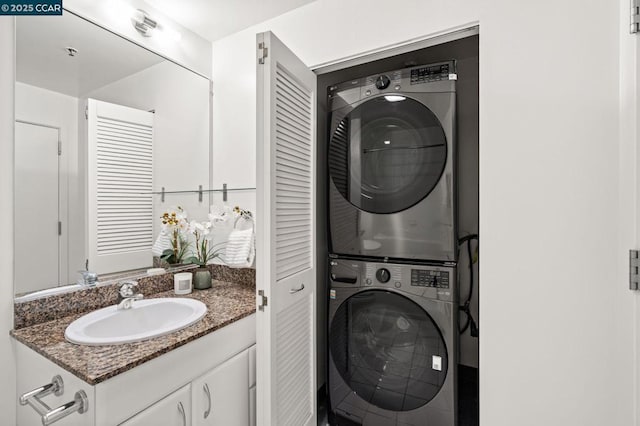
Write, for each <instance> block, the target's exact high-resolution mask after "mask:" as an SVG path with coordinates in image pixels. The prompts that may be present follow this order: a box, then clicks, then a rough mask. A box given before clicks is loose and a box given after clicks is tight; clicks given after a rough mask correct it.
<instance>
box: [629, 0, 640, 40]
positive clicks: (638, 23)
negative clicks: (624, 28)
mask: <svg viewBox="0 0 640 426" xmlns="http://www.w3.org/2000/svg"><path fill="white" fill-rule="evenodd" d="M629 32H630V33H631V34H636V33H638V32H640V0H631V24H630V26H629Z"/></svg>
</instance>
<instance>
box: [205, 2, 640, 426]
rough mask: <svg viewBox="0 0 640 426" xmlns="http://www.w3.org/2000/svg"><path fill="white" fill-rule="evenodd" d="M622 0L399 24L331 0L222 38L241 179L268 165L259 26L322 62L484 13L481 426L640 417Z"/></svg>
mask: <svg viewBox="0 0 640 426" xmlns="http://www.w3.org/2000/svg"><path fill="white" fill-rule="evenodd" d="M623 3H625V2H624V0H621V2H620V3H619V4H615V5H614V6H613V7H612V3H611V2H610V1H607V0H594V1H591V2H588V3H584V2H582V1H578V0H565V1H563V2H556V1H551V0H544V1H539V2H528V3H526V2H514V1H510V0H483V1H480V2H477V1H471V0H458V1H446V2H445V1H443V0H427V1H425V0H404V1H399V2H395V3H394V4H393V13H394V17H397V16H400V17H401V18H396V20H395V21H393V22H396V24H390V22H391V21H390V19H389V13H386V12H380V11H386V10H389V7H388V6H389V5H388V4H387V3H385V2H383V1H381V0H375V1H364V0H362V1H350V2H343V1H340V0H319V1H317V2H314V3H312V4H310V5H307V6H305V7H303V8H300V9H296V10H294V11H292V12H290V13H288V14H286V15H283V16H280V17H278V18H275V19H274V20H271V21H268V22H266V23H263V24H260V25H257V26H255V27H252V28H250V29H248V30H246V31H242V32H240V33H237V34H235V35H232V36H230V37H227V38H225V39H222V40H220V41H218V42H215V43H214V47H213V80H214V106H213V111H214V158H216V157H218V155H216V152H221V153H229V152H233V153H236V154H237V156H236V157H235V159H234V160H228V161H226V163H225V164H223V165H221V166H219V167H218V174H217V175H216V176H215V177H216V179H219V180H227V181H228V180H230V179H232V177H233V174H234V170H236V171H237V170H245V169H247V170H250V169H252V168H253V164H254V156H255V154H254V151H253V149H252V146H253V145H254V144H255V90H254V89H255V87H254V86H255V67H256V64H255V46H254V44H255V33H256V32H257V31H262V30H273V31H274V32H275V34H276V35H277V36H278V37H279V38H280V39H281V40H282V41H284V42H285V43H286V44H287V45H288V46H289V47H291V48H292V50H293V51H294V52H296V53H297V54H298V55H299V56H300V57H301V59H303V61H305V62H306V63H307V64H309V65H312V66H313V65H316V64H320V63H325V62H331V61H335V60H337V59H340V58H342V57H346V56H349V55H355V54H357V53H358V52H362V51H367V50H372V49H377V48H380V47H383V46H387V45H391V44H394V43H399V42H402V41H405V40H409V39H412V38H415V37H420V36H424V35H429V34H434V33H440V32H442V31H447V29H451V28H455V27H459V26H461V25H464V24H466V23H469V22H476V21H477V22H479V23H480V34H481V35H480V236H481V239H482V241H481V250H482V253H481V257H482V265H481V268H480V282H481V286H480V288H481V290H480V328H481V330H482V331H481V335H480V382H481V383H480V416H481V424H482V425H483V426H502V425H505V426H512V425H519V426H529V425H531V426H534V425H535V426H539V425H551V426H555V425H558V426H564V425H581V426H583V425H584V426H590V425H593V426H601V425H604V424H611V425H621V426H622V425H631V424H633V419H634V417H633V395H634V390H633V385H632V383H631V381H630V380H629V379H627V377H628V376H629V375H632V374H633V372H634V371H635V370H634V367H633V363H632V359H631V357H630V356H629V355H628V353H629V352H632V351H633V340H632V337H633V336H631V335H630V334H629V332H628V331H629V327H628V326H623V328H620V326H621V325H623V324H625V323H627V324H628V323H630V322H632V321H633V310H632V306H630V304H629V303H625V301H624V300H625V299H624V298H628V297H630V296H629V294H628V292H626V291H624V290H623V289H624V288H626V282H625V278H624V277H625V275H626V273H627V272H628V270H627V269H626V268H623V262H622V261H620V260H619V259H621V257H626V256H627V254H626V253H625V252H622V249H621V244H619V243H620V234H621V233H622V232H623V231H624V230H625V229H626V228H622V229H621V228H620V225H619V224H618V220H619V219H620V215H619V208H620V206H621V204H623V203H622V202H621V199H620V196H619V194H618V191H617V188H619V187H620V179H621V175H619V169H620V168H619V162H620V155H621V154H622V152H623V150H628V144H629V141H628V140H627V139H625V140H623V141H622V142H621V140H620V135H621V133H620V127H619V111H618V109H619V104H620V102H619V101H620V99H619V83H620V79H619V70H620V64H619V53H620V32H626V31H627V22H628V21H627V20H626V19H625V20H623V21H622V22H620V16H621V15H622V13H620V10H621V8H622V4H623ZM585 29H589V30H585ZM596 69H597V70H600V71H598V73H597V74H596V75H594V74H593V73H592V71H591V70H596ZM602 70H606V72H605V71H602ZM220 155H222V154H220ZM230 158H233V157H230ZM627 167H630V165H629V164H627ZM214 170H215V169H214ZM247 179H253V180H252V181H249V183H253V182H254V181H255V178H253V177H252V176H251V175H248V176H247ZM628 222H629V218H626V219H625V222H624V223H625V224H626V223H628ZM622 226H623V225H622ZM616 330H625V332H624V333H622V334H618V333H617V332H616Z"/></svg>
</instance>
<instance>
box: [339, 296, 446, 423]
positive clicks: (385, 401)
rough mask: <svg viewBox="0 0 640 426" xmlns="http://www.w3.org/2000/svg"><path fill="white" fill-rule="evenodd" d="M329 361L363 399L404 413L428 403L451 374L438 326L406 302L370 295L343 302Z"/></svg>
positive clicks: (415, 305) (409, 301)
mask: <svg viewBox="0 0 640 426" xmlns="http://www.w3.org/2000/svg"><path fill="white" fill-rule="evenodd" d="M329 333H330V334H329V346H330V348H331V349H330V351H331V357H332V359H333V362H334V365H335V367H336V369H337V370H338V372H339V373H340V376H341V377H342V378H343V380H344V381H345V382H346V383H347V385H348V386H349V387H350V388H351V389H352V390H353V391H354V392H355V393H356V394H357V395H358V396H359V397H361V398H362V399H364V400H365V401H367V402H369V403H371V404H374V405H376V406H378V407H380V408H382V409H385V410H391V411H408V410H414V409H416V408H419V407H421V406H423V405H425V404H427V403H428V402H429V401H431V400H432V399H433V398H434V397H435V396H436V394H437V393H438V392H439V391H440V389H441V388H442V386H443V384H444V381H445V378H446V376H447V371H448V369H449V365H448V358H447V347H446V345H445V342H444V339H443V338H442V334H441V333H440V330H439V329H438V326H437V325H436V323H435V322H434V321H433V319H432V318H431V317H430V316H429V314H428V313H427V312H425V311H424V310H423V309H422V308H421V307H420V306H418V305H417V304H416V303H414V302H412V301H411V300H409V299H408V298H406V297H404V296H401V295H399V294H396V293H391V292H387V291H383V290H368V291H364V292H362V293H358V294H356V295H354V296H352V297H350V298H349V299H347V300H346V301H344V302H343V303H342V304H341V305H340V306H339V308H338V310H337V311H336V314H335V316H334V318H333V319H332V321H331V326H330V331H329Z"/></svg>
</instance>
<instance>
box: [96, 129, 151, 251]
mask: <svg viewBox="0 0 640 426" xmlns="http://www.w3.org/2000/svg"><path fill="white" fill-rule="evenodd" d="M96 141H97V142H96V156H97V158H96V176H97V185H96V188H97V194H96V212H97V216H96V219H97V220H96V226H97V230H96V237H97V241H96V245H97V252H98V255H111V254H117V253H129V252H137V251H141V250H150V248H151V246H152V245H153V226H150V224H151V223H152V220H153V199H152V197H150V196H143V195H141V193H145V192H150V191H152V190H153V127H152V126H150V125H145V124H138V123H131V122H127V121H122V120H117V119H113V118H109V117H104V116H98V118H97V138H96Z"/></svg>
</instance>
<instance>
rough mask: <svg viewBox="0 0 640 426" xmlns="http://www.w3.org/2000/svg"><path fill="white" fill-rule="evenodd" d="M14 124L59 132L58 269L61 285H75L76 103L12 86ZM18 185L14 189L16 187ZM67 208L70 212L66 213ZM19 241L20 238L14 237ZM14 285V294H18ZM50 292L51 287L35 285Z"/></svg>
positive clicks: (79, 263) (80, 241) (79, 242)
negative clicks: (25, 123)
mask: <svg viewBox="0 0 640 426" xmlns="http://www.w3.org/2000/svg"><path fill="white" fill-rule="evenodd" d="M15 90H16V94H15V96H16V102H15V108H16V110H15V114H16V120H24V121H29V122H33V123H38V124H44V125H48V126H53V127H57V128H59V129H60V140H61V142H62V156H60V164H59V167H60V169H59V170H60V171H59V176H60V207H59V212H60V220H61V221H62V226H63V237H62V239H61V244H60V254H61V255H62V256H63V259H66V262H65V264H64V265H61V269H60V281H61V282H62V283H63V284H67V283H70V282H75V281H76V279H77V271H79V270H82V269H84V260H85V259H86V255H85V252H84V226H83V223H84V222H83V221H78V217H77V210H78V209H77V208H76V207H75V206H77V205H78V203H79V202H80V199H79V193H80V189H81V185H80V182H79V179H81V177H80V176H79V175H78V166H79V163H78V161H79V159H78V99H77V98H74V97H71V96H67V95H63V94H60V93H56V92H52V91H50V90H45V89H41V88H39V87H35V86H31V85H28V84H24V83H16V89H15ZM19 184H20V183H19V182H18V186H19ZM69 206H74V208H72V209H69ZM17 238H18V239H19V238H20V235H19V234H18V235H17ZM20 284H21V283H16V284H15V285H16V293H19V292H21V290H20ZM39 284H41V285H42V288H43V289H44V288H50V287H51V286H52V285H53V284H54V283H39Z"/></svg>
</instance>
